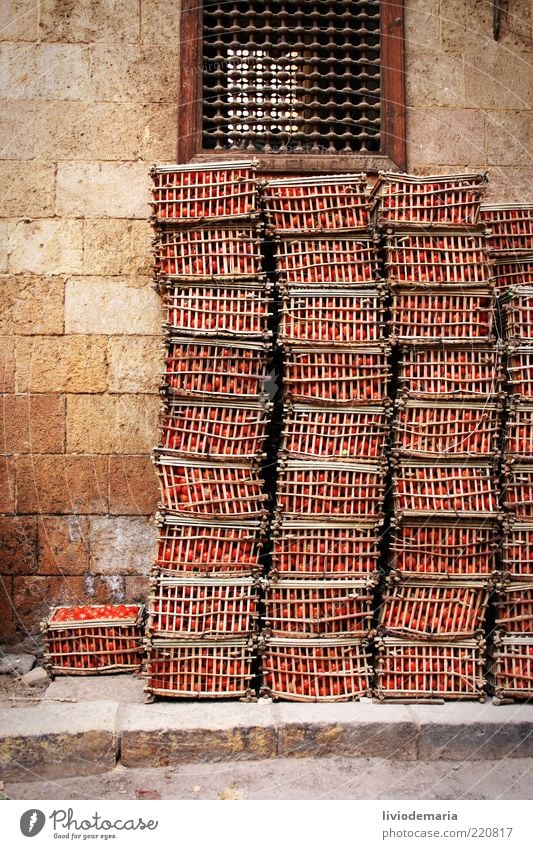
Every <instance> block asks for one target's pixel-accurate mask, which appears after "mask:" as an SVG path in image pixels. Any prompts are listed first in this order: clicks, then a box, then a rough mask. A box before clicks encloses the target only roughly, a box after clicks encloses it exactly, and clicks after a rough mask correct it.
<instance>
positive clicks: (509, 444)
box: [504, 398, 533, 462]
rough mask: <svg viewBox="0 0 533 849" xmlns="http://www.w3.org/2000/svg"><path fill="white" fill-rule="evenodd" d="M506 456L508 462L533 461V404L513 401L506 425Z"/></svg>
mask: <svg viewBox="0 0 533 849" xmlns="http://www.w3.org/2000/svg"><path fill="white" fill-rule="evenodd" d="M504 435H505V442H504V454H505V457H506V458H507V460H508V462H509V461H513V460H526V461H527V460H530V461H533V403H532V402H531V401H520V400H518V399H516V398H515V399H513V400H512V401H511V403H510V405H509V409H508V416H507V422H506V425H505V434H504Z"/></svg>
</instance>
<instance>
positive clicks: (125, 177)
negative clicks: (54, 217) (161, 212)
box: [57, 162, 150, 218]
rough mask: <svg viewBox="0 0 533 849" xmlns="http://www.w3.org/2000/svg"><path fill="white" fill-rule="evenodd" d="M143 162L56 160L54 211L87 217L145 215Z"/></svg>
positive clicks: (146, 180)
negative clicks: (55, 204)
mask: <svg viewBox="0 0 533 849" xmlns="http://www.w3.org/2000/svg"><path fill="white" fill-rule="evenodd" d="M148 171H149V169H148V167H147V165H146V163H145V162H60V163H59V164H58V166H57V213H58V215H64V216H65V215H66V216H87V217H89V218H91V217H93V218H148V216H149V214H150V208H149V205H148V200H149V188H150V177H149V173H148Z"/></svg>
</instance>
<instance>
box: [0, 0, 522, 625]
mask: <svg viewBox="0 0 533 849" xmlns="http://www.w3.org/2000/svg"><path fill="white" fill-rule="evenodd" d="M406 5H407V16H406V18H407V20H406V25H407V93H408V112H407V123H408V148H409V168H410V169H411V170H413V171H417V172H428V171H446V170H462V169H463V168H468V169H472V168H475V169H478V168H479V169H488V170H489V171H490V175H491V179H492V183H491V190H490V191H491V194H492V197H494V198H495V199H499V200H503V199H507V198H509V199H511V200H515V199H516V200H519V199H524V198H525V197H526V198H529V199H531V197H532V194H531V190H530V189H529V188H528V181H530V178H531V172H532V161H531V148H530V139H531V124H530V117H531V115H530V111H529V108H528V107H529V103H528V99H529V96H530V94H529V92H530V88H531V85H530V80H531V71H530V65H529V64H528V58H529V59H530V53H529V51H530V45H531V9H530V4H529V2H528V0H509V3H508V13H507V16H506V18H505V19H504V21H503V24H502V37H501V40H500V41H499V42H498V43H495V42H494V41H493V39H492V24H491V3H490V2H489V0H441V1H440V2H439V0H407V3H406ZM178 8H179V2H177V0H41V2H39V3H36V2H35V0H0V39H1V42H2V43H1V44H0V174H1V179H2V186H3V190H2V203H1V205H0V276H1V279H0V334H1V337H0V345H1V350H2V355H1V359H0V364H1V380H2V383H1V393H2V416H1V424H0V427H1V429H2V437H1V441H2V449H1V450H2V462H1V473H0V477H1V484H0V513H1V515H0V535H1V537H2V540H3V544H2V546H3V547H2V554H1V557H0V578H1V580H0V637H2V638H4V639H7V638H12V637H13V636H14V635H16V636H17V637H18V638H20V637H22V636H23V635H24V634H27V633H30V634H32V633H35V632H36V630H37V628H38V623H39V621H40V619H41V618H42V616H43V615H44V614H45V613H46V611H47V609H48V607H49V604H51V603H58V602H62V601H69V602H72V601H77V600H79V599H91V600H95V601H98V602H100V601H107V600H118V599H121V598H122V597H127V598H128V599H131V600H133V599H138V598H139V599H142V598H143V596H144V593H145V589H146V574H147V571H148V569H149V567H150V564H151V558H152V553H153V529H152V526H151V524H150V521H149V517H150V515H151V514H152V513H153V511H154V509H155V504H156V499H157V496H156V486H155V478H154V473H153V470H152V467H151V464H150V462H149V451H150V449H151V447H152V445H154V444H155V442H156V439H157V408H158V399H157V394H156V391H157V385H158V379H159V377H158V376H159V372H160V369H161V362H162V352H161V348H160V335H159V333H160V315H159V305H158V301H157V297H156V295H155V293H154V292H153V290H152V288H151V276H150V275H151V254H150V237H151V232H150V226H149V224H148V221H147V217H148V214H149V210H148V205H147V198H148V190H149V178H148V170H149V165H150V164H151V163H152V162H153V161H160V162H161V161H172V160H173V158H174V155H175V147H176V135H177V125H176V99H177V76H178V67H179V32H178V28H177V11H178ZM465 22H466V23H465Z"/></svg>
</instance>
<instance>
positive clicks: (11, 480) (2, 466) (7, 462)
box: [0, 454, 16, 513]
mask: <svg viewBox="0 0 533 849" xmlns="http://www.w3.org/2000/svg"><path fill="white" fill-rule="evenodd" d="M15 493H16V485H15V460H14V458H13V457H8V456H7V455H5V454H4V455H3V456H2V457H0V513H14V512H15Z"/></svg>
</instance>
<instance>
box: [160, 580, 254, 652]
mask: <svg viewBox="0 0 533 849" xmlns="http://www.w3.org/2000/svg"><path fill="white" fill-rule="evenodd" d="M148 614H149V615H148V621H147V624H146V632H147V634H149V635H151V636H152V637H154V638H155V637H173V638H179V639H187V638H190V639H198V638H199V637H205V638H206V639H211V640H214V639H230V638H235V639H241V638H243V637H251V636H252V635H253V633H254V631H255V630H256V627H257V617H258V613H257V584H256V582H255V581H254V579H253V578H251V577H246V578H227V577H225V576H224V577H223V578H222V579H220V578H219V579H218V580H217V579H215V578H193V577H186V578H181V577H180V578H177V577H169V576H160V575H159V576H157V577H154V578H152V580H151V589H150V596H149V599H148Z"/></svg>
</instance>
